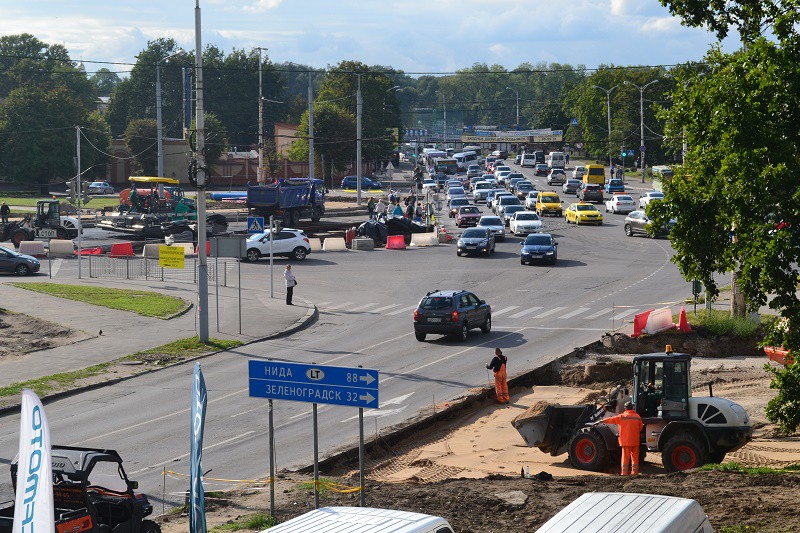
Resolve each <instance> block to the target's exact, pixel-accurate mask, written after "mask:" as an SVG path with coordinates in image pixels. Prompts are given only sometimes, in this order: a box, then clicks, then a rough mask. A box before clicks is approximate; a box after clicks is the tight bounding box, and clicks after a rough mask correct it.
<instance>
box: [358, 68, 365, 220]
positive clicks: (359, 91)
mask: <svg viewBox="0 0 800 533" xmlns="http://www.w3.org/2000/svg"><path fill="white" fill-rule="evenodd" d="M363 111H364V101H363V100H362V99H361V74H359V75H358V89H357V90H356V205H357V206H358V207H361V114H362V113H363Z"/></svg>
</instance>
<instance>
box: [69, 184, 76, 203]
mask: <svg viewBox="0 0 800 533" xmlns="http://www.w3.org/2000/svg"><path fill="white" fill-rule="evenodd" d="M67 187H68V188H69V191H68V192H67V201H68V202H69V203H71V204H74V203H75V199H76V191H77V188H78V185H77V183H75V182H74V181H68V182H67Z"/></svg>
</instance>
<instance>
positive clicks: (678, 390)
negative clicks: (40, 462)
mask: <svg viewBox="0 0 800 533" xmlns="http://www.w3.org/2000/svg"><path fill="white" fill-rule="evenodd" d="M691 360H692V358H691V356H690V355H688V354H676V353H672V352H671V351H668V352H666V353H663V354H660V353H659V354H647V355H640V356H637V357H634V358H633V390H634V391H635V393H634V404H635V406H636V412H637V413H639V415H640V416H641V417H642V418H662V419H664V420H687V419H688V418H689V398H690V397H691V394H692V386H691V381H690V378H689V370H690V367H691Z"/></svg>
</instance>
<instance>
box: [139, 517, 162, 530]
mask: <svg viewBox="0 0 800 533" xmlns="http://www.w3.org/2000/svg"><path fill="white" fill-rule="evenodd" d="M139 531H141V532H142V533H161V526H159V525H158V524H156V523H155V522H153V521H152V520H142V525H141V527H140V528H139Z"/></svg>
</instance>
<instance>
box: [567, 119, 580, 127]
mask: <svg viewBox="0 0 800 533" xmlns="http://www.w3.org/2000/svg"><path fill="white" fill-rule="evenodd" d="M569 125H570V126H577V125H578V119H577V118H573V119H572V120H570V121H569Z"/></svg>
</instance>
